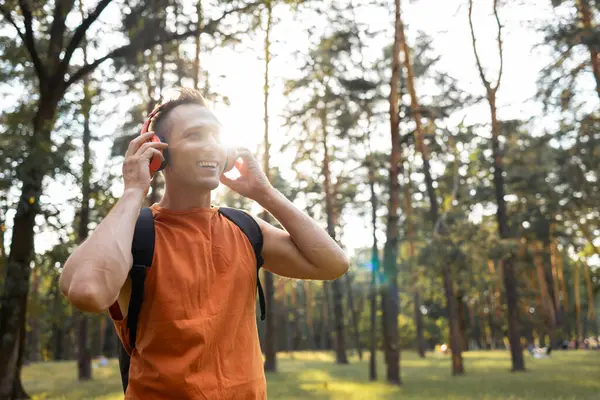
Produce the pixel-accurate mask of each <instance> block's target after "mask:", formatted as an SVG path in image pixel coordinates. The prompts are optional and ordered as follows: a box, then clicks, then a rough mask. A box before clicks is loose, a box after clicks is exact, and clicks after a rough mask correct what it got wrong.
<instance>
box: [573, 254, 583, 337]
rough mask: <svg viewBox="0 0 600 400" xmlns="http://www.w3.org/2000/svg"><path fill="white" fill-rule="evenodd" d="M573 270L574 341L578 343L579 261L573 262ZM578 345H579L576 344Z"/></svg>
mask: <svg viewBox="0 0 600 400" xmlns="http://www.w3.org/2000/svg"><path fill="white" fill-rule="evenodd" d="M573 269H574V271H573V289H574V295H575V321H576V322H575V326H576V327H577V330H576V331H577V338H576V342H577V343H579V341H580V340H581V339H582V332H581V303H580V301H581V298H580V295H579V284H580V278H579V263H577V262H576V263H575V264H574V268H573ZM577 347H579V346H577Z"/></svg>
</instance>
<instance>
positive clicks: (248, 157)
mask: <svg viewBox="0 0 600 400" xmlns="http://www.w3.org/2000/svg"><path fill="white" fill-rule="evenodd" d="M235 159H236V161H235V168H236V169H237V170H238V171H239V173H240V176H239V177H238V178H236V179H231V178H228V177H227V176H225V174H222V175H221V178H220V180H221V183H223V184H224V185H226V186H227V187H229V188H230V189H231V190H233V191H235V192H237V193H239V194H240V195H242V196H244V197H247V198H249V199H252V200H254V201H260V199H261V198H262V197H263V196H265V195H267V194H268V192H269V191H270V190H271V189H272V186H271V183H270V182H269V180H268V179H267V176H266V175H265V173H264V172H263V170H262V169H261V168H260V165H259V163H258V161H257V160H256V158H255V157H254V156H253V155H252V153H250V150H248V149H246V148H243V147H242V148H238V149H236V156H235Z"/></svg>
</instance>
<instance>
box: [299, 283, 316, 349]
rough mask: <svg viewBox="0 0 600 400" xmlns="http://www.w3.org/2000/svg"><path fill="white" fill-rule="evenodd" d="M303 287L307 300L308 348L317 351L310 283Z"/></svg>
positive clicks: (304, 284)
mask: <svg viewBox="0 0 600 400" xmlns="http://www.w3.org/2000/svg"><path fill="white" fill-rule="evenodd" d="M302 285H303V287H304V299H305V307H306V335H307V338H308V344H307V345H308V348H309V349H311V350H315V349H316V348H317V345H316V343H315V331H314V322H313V308H312V304H313V300H312V291H311V289H310V285H311V284H310V282H308V281H303V282H302Z"/></svg>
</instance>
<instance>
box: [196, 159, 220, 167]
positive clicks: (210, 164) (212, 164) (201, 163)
mask: <svg viewBox="0 0 600 400" xmlns="http://www.w3.org/2000/svg"><path fill="white" fill-rule="evenodd" d="M198 165H199V166H201V167H213V168H216V167H217V163H216V162H213V161H199V162H198Z"/></svg>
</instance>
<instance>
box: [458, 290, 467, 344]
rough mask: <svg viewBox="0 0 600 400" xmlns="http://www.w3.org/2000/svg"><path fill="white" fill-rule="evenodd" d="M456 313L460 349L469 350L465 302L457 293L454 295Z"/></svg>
mask: <svg viewBox="0 0 600 400" xmlns="http://www.w3.org/2000/svg"><path fill="white" fill-rule="evenodd" d="M456 305H457V314H458V328H459V329H460V338H461V339H462V340H461V347H460V350H461V351H467V350H469V338H468V336H467V315H466V312H465V304H464V301H463V300H462V295H461V294H460V293H459V294H458V295H457V296H456Z"/></svg>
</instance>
